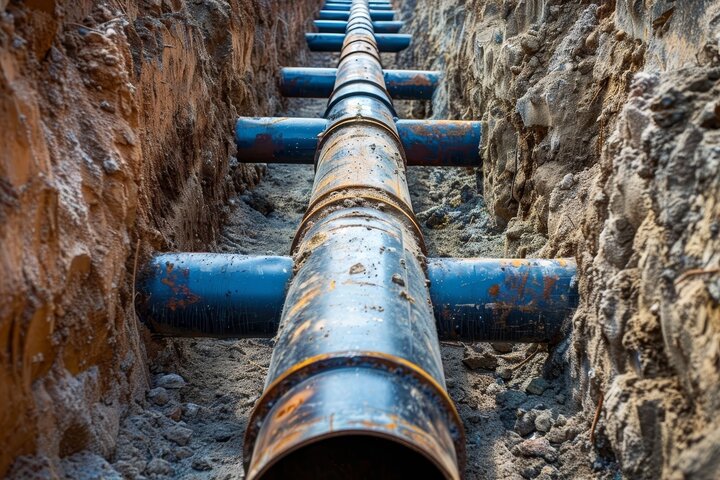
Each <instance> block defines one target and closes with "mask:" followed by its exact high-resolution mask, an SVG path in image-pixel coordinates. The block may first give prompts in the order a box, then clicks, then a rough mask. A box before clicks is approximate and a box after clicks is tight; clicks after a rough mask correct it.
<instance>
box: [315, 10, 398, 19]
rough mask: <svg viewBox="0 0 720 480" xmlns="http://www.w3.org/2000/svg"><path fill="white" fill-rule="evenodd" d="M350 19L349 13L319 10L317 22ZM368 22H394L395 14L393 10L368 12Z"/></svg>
mask: <svg viewBox="0 0 720 480" xmlns="http://www.w3.org/2000/svg"><path fill="white" fill-rule="evenodd" d="M348 18H350V13H349V12H341V11H338V10H320V13H318V19H319V20H345V21H347V20H348ZM370 20H372V21H374V22H376V21H378V20H395V12H394V11H393V10H370Z"/></svg>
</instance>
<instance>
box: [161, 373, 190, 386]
mask: <svg viewBox="0 0 720 480" xmlns="http://www.w3.org/2000/svg"><path fill="white" fill-rule="evenodd" d="M155 385H157V386H158V387H163V388H169V389H172V390H177V389H178V388H182V387H184V386H185V385H187V383H186V382H185V379H184V378H182V377H181V376H180V375H178V374H177V373H169V374H167V375H162V376H161V377H159V378H158V379H157V381H156V382H155Z"/></svg>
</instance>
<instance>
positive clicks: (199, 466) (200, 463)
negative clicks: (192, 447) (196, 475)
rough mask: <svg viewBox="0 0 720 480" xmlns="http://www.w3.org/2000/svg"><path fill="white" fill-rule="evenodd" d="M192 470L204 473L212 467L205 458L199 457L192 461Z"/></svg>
mask: <svg viewBox="0 0 720 480" xmlns="http://www.w3.org/2000/svg"><path fill="white" fill-rule="evenodd" d="M192 468H193V470H197V471H199V472H206V471H208V470H212V468H213V466H212V463H211V462H210V460H209V459H208V458H207V457H200V458H196V459H194V460H193V462H192Z"/></svg>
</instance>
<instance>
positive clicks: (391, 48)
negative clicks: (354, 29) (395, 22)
mask: <svg viewBox="0 0 720 480" xmlns="http://www.w3.org/2000/svg"><path fill="white" fill-rule="evenodd" d="M411 39H412V35H408V34H404V33H376V34H375V41H376V42H377V48H378V50H379V51H380V52H400V51H402V50H405V49H406V48H407V47H409V46H410V40H411ZM305 40H306V41H307V44H308V47H309V48H310V50H311V51H313V52H339V51H340V50H341V49H342V47H343V42H344V41H345V34H344V33H313V32H311V33H306V34H305Z"/></svg>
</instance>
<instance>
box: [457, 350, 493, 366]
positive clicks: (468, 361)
mask: <svg viewBox="0 0 720 480" xmlns="http://www.w3.org/2000/svg"><path fill="white" fill-rule="evenodd" d="M462 362H463V364H464V365H465V366H466V367H467V368H469V369H470V370H477V369H480V368H481V369H484V370H495V368H496V367H497V365H498V359H497V357H495V356H494V355H492V354H490V353H487V352H483V353H476V352H474V351H472V350H470V349H468V350H467V351H466V352H465V357H463V359H462Z"/></svg>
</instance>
